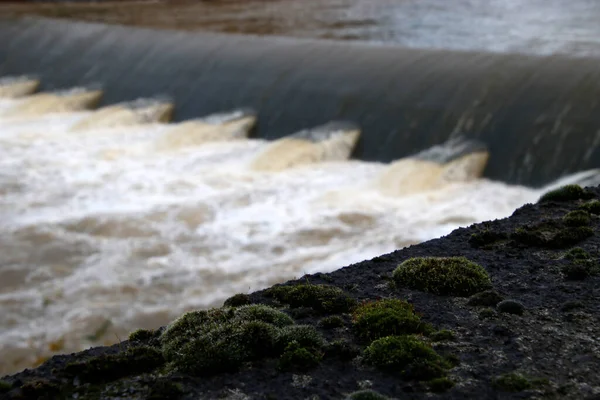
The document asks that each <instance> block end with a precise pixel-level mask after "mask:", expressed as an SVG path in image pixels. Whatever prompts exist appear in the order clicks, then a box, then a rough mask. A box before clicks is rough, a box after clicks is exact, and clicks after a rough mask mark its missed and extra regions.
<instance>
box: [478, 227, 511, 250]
mask: <svg viewBox="0 0 600 400" xmlns="http://www.w3.org/2000/svg"><path fill="white" fill-rule="evenodd" d="M506 239H508V235H507V234H506V233H504V232H495V231H492V230H489V229H484V230H482V231H479V232H477V233H473V234H472V235H471V237H470V238H469V244H470V245H471V246H473V247H475V248H487V247H489V246H490V245H492V244H494V243H497V242H500V241H502V240H506Z"/></svg>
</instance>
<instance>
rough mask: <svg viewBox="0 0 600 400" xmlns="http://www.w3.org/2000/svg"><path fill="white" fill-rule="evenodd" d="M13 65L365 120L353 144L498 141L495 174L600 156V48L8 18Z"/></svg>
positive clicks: (153, 91) (51, 77) (181, 101)
mask: <svg viewBox="0 0 600 400" xmlns="http://www.w3.org/2000/svg"><path fill="white" fill-rule="evenodd" d="M0 37H1V38H2V40H1V41H0V77H2V76H20V75H31V76H35V77H37V78H39V80H40V82H41V85H40V87H39V90H42V91H55V90H62V89H67V88H73V87H95V86H94V85H101V87H102V90H103V96H102V98H101V99H100V103H99V105H100V106H106V105H111V104H116V103H121V102H126V101H132V100H135V99H137V98H141V97H145V98H150V97H155V96H157V95H161V96H169V98H171V99H173V104H174V107H175V108H174V115H173V121H184V120H187V119H192V118H197V117H201V116H205V115H209V114H212V113H217V112H223V111H226V110H231V109H239V108H243V107H248V108H251V109H253V110H256V112H257V125H256V131H255V135H256V136H258V137H261V138H265V139H271V140H272V139H278V138H281V137H284V136H288V135H290V134H293V133H295V132H298V131H301V130H303V129H307V128H310V127H314V126H319V125H322V124H326V123H329V122H331V121H349V122H351V123H355V124H357V126H358V127H359V128H360V131H361V136H360V140H359V141H358V143H357V144H356V146H355V147H354V151H353V154H352V156H353V157H354V158H359V159H362V160H367V161H381V162H389V161H393V160H397V159H400V158H402V157H406V156H409V155H412V154H415V153H417V152H419V151H422V150H424V149H427V148H430V147H432V146H435V145H437V144H440V143H442V142H444V141H446V140H448V139H451V138H455V137H462V136H464V137H466V138H468V139H477V140H478V141H480V142H482V143H484V144H485V146H486V147H487V149H488V151H489V162H488V164H487V168H486V170H485V173H484V176H486V177H488V178H491V179H497V180H502V181H505V182H508V183H516V184H525V185H529V186H540V185H542V184H545V183H547V182H550V181H552V180H554V179H556V178H559V177H561V176H563V175H566V174H569V173H574V172H577V171H581V170H585V169H590V168H595V167H598V166H600V151H599V149H598V143H600V113H598V106H599V105H598V101H599V99H600V68H599V67H600V60H597V59H592V58H568V57H564V56H561V57H559V56H552V57H534V56H526V55H520V54H486V53H480V52H451V51H443V50H419V49H407V48H398V47H391V46H380V45H372V44H364V43H363V44H361V43H346V42H344V43H342V42H333V41H313V40H304V39H302V40H301V39H287V38H277V37H251V36H236V35H223V34H214V33H187V32H177V31H158V30H151V29H141V28H130V27H124V26H112V25H111V26H109V25H103V24H93V23H83V22H68V21H60V20H52V19H39V18H25V19H20V20H0Z"/></svg>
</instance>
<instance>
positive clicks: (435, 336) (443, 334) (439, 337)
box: [429, 329, 456, 342]
mask: <svg viewBox="0 0 600 400" xmlns="http://www.w3.org/2000/svg"><path fill="white" fill-rule="evenodd" d="M429 338H430V339H431V340H432V341H434V342H443V341H448V340H454V339H455V338H456V335H455V334H454V332H452V331H451V330H448V329H441V330H439V331H437V332H433V333H431V334H430V335H429Z"/></svg>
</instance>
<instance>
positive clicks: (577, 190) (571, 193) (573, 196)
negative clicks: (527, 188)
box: [538, 185, 594, 203]
mask: <svg viewBox="0 0 600 400" xmlns="http://www.w3.org/2000/svg"><path fill="white" fill-rule="evenodd" d="M593 197H594V194H593V193H590V192H588V191H587V190H585V189H584V188H582V187H581V186H579V185H565V186H562V187H560V188H558V189H554V190H551V191H549V192H546V193H544V194H543V195H542V196H541V197H540V199H539V200H538V203H547V202H550V201H574V200H588V199H591V198H593Z"/></svg>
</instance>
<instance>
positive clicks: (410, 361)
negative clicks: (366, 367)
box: [364, 335, 451, 380]
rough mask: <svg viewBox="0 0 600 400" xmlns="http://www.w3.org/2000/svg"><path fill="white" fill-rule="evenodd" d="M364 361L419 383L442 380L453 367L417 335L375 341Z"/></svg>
mask: <svg viewBox="0 0 600 400" xmlns="http://www.w3.org/2000/svg"><path fill="white" fill-rule="evenodd" d="M364 361H365V362H366V363H367V364H370V365H373V366H375V367H377V368H379V369H381V370H384V371H387V372H391V373H397V374H399V375H402V376H404V377H405V378H408V379H416V380H430V379H434V378H440V377H443V376H444V375H445V374H446V370H447V369H449V368H450V367H451V366H450V364H449V363H448V362H447V361H446V360H445V359H444V358H443V357H441V356H440V355H439V354H437V353H436V352H435V350H433V348H432V347H431V346H430V345H428V344H427V343H425V342H423V341H422V340H420V339H419V338H418V337H416V336H414V335H403V336H386V337H383V338H381V339H377V340H375V341H373V343H371V344H370V345H369V346H368V347H367V348H366V349H365V351H364Z"/></svg>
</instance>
